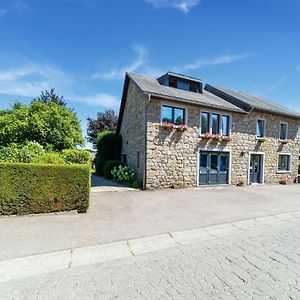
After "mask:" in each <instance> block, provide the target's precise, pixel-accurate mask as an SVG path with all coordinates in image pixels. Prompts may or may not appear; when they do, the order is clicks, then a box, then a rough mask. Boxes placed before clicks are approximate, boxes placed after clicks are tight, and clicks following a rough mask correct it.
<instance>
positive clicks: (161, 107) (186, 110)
mask: <svg viewBox="0 0 300 300" xmlns="http://www.w3.org/2000/svg"><path fill="white" fill-rule="evenodd" d="M164 106H169V107H173V108H181V109H183V110H184V125H188V109H187V107H186V106H185V105H181V104H177V103H175V104H174V103H172V102H168V101H162V102H161V105H160V125H162V123H163V121H162V110H163V107H164Z"/></svg>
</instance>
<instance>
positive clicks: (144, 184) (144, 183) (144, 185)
mask: <svg viewBox="0 0 300 300" xmlns="http://www.w3.org/2000/svg"><path fill="white" fill-rule="evenodd" d="M145 95H147V96H148V100H147V102H146V105H145V114H144V116H145V120H144V121H145V124H144V126H145V161H144V180H143V181H144V182H143V190H145V189H146V181H147V129H148V126H147V112H148V104H149V102H150V100H151V94H149V93H145Z"/></svg>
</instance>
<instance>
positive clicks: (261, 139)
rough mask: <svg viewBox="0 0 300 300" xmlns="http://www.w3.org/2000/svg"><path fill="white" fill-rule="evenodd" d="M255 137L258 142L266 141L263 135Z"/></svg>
mask: <svg viewBox="0 0 300 300" xmlns="http://www.w3.org/2000/svg"><path fill="white" fill-rule="evenodd" d="M256 139H257V140H258V142H259V143H264V142H266V141H267V139H266V138H265V137H260V138H259V137H257V138H256Z"/></svg>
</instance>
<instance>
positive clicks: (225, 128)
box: [222, 116, 229, 136]
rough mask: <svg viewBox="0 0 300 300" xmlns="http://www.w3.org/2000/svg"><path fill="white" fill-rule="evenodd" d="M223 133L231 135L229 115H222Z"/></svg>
mask: <svg viewBox="0 0 300 300" xmlns="http://www.w3.org/2000/svg"><path fill="white" fill-rule="evenodd" d="M222 134H223V135H226V136H229V117H228V116H222Z"/></svg>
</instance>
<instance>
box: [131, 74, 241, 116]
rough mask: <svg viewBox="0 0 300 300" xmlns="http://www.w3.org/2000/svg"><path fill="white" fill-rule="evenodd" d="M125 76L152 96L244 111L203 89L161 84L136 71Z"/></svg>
mask: <svg viewBox="0 0 300 300" xmlns="http://www.w3.org/2000/svg"><path fill="white" fill-rule="evenodd" d="M127 76H129V78H131V79H132V80H133V81H134V82H135V83H136V84H137V85H138V86H139V87H140V89H141V90H142V91H143V92H145V93H149V94H151V95H153V96H157V97H163V98H167V99H170V100H178V101H181V102H188V103H191V104H198V105H203V106H208V107H214V108H219V109H223V110H229V111H235V112H241V113H245V111H244V110H243V109H241V108H240V107H237V106H236V105H234V104H231V103H229V102H228V101H226V100H224V99H222V98H220V97H218V96H216V95H214V94H213V93H210V92H208V91H205V90H204V91H203V94H200V93H194V92H189V91H184V90H180V89H176V88H173V87H168V86H163V85H161V84H160V83H159V82H158V80H157V79H156V78H152V77H148V76H144V75H140V74H136V73H127Z"/></svg>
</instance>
